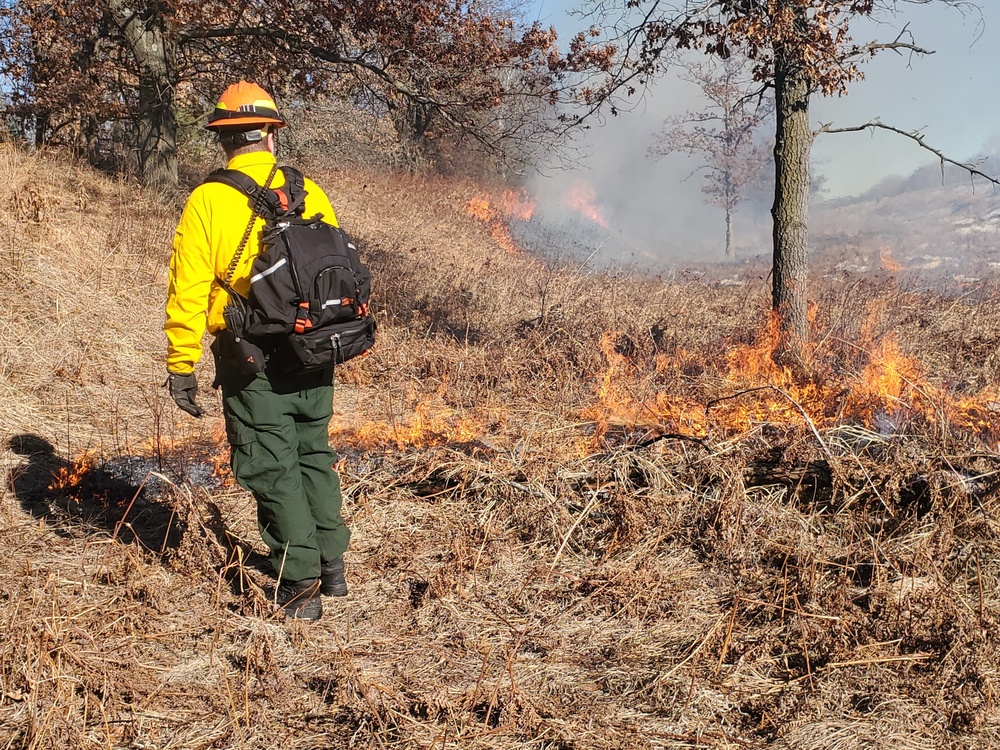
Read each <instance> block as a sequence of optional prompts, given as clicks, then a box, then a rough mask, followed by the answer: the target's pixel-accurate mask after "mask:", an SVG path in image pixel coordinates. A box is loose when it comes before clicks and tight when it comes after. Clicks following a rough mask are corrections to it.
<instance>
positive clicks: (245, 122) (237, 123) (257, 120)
mask: <svg viewBox="0 0 1000 750" xmlns="http://www.w3.org/2000/svg"><path fill="white" fill-rule="evenodd" d="M287 124H288V123H287V122H285V121H284V120H278V119H275V118H270V117H253V116H249V117H226V118H223V119H220V120H212V121H211V122H208V123H205V129H206V130H222V129H223V128H225V129H229V128H236V127H239V128H244V127H245V126H254V125H256V126H261V125H274V126H275V127H276V128H283V127H285V126H286V125H287Z"/></svg>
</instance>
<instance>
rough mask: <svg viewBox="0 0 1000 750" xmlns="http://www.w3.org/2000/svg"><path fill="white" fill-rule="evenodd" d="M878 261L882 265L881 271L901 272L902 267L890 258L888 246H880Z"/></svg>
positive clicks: (890, 249)
mask: <svg viewBox="0 0 1000 750" xmlns="http://www.w3.org/2000/svg"><path fill="white" fill-rule="evenodd" d="M878 259H879V261H881V263H882V270H883V271H888V272H889V273H898V272H899V271H902V270H903V266H902V265H901V264H900V263H899V261H897V260H896V259H895V258H893V257H892V248H891V247H889V246H888V245H882V247H880V248H879V251H878Z"/></svg>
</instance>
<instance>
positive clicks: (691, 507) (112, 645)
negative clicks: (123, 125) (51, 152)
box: [0, 150, 1000, 750]
mask: <svg viewBox="0 0 1000 750" xmlns="http://www.w3.org/2000/svg"><path fill="white" fill-rule="evenodd" d="M0 159H2V160H3V162H4V166H5V167H7V168H8V172H9V173H10V174H11V175H13V177H12V179H11V180H10V181H9V183H8V184H7V186H6V187H5V188H3V189H5V190H8V191H9V194H8V195H6V196H4V197H6V198H7V203H8V205H10V204H11V203H12V202H13V205H15V208H16V210H15V212H14V213H13V214H11V213H8V214H6V215H5V218H3V219H2V220H0V222H2V223H0V238H2V241H3V247H5V248H6V249H7V252H8V253H9V254H10V258H11V259H12V262H10V263H8V264H5V268H4V271H3V275H2V276H0V292H2V294H3V299H4V302H3V303H2V304H3V305H4V315H3V320H4V324H3V326H2V328H0V391H2V395H3V396H4V397H5V404H6V406H5V409H4V410H3V412H2V413H0V433H2V437H3V439H4V445H5V446H7V447H9V448H11V450H8V451H7V452H5V453H4V454H3V455H4V465H5V469H4V470H5V476H6V477H7V479H6V482H5V488H4V494H3V497H2V502H0V543H2V545H3V549H4V550H5V551H6V552H7V554H6V555H4V557H3V562H0V618H2V621H3V622H2V627H3V633H4V637H3V639H2V640H0V748H89V747H95V748H97V747H108V748H110V747H137V748H138V747H150V748H152V747H155V748H185V749H186V748H209V747H226V748H236V747H239V748H271V747H278V746H281V747H285V748H328V747H357V748H389V747H404V748H417V747H420V748H432V747H434V748H436V747H442V748H443V747H447V746H451V747H462V748H484V749H486V748H489V749H493V748H508V747H510V748H514V747H517V748H527V747H531V748H551V749H555V748H560V749H567V748H609V749H610V748H649V747H657V748H659V747H670V748H747V747H771V746H774V747H788V748H801V749H803V750H806V749H808V750H818V749H819V748H824V749H830V750H833V749H834V748H836V749H843V748H883V747H885V748H889V747H891V748H970V749H971V748H984V747H991V746H1000V709H998V707H997V705H996V701H997V690H998V687H1000V682H998V680H1000V674H998V667H997V664H998V663H1000V658H998V657H1000V648H998V646H1000V643H998V639H1000V636H998V632H1000V630H998V626H997V620H998V616H1000V585H998V580H1000V543H998V531H1000V528H998V525H997V521H996V520H995V517H996V514H997V513H998V505H1000V491H998V489H1000V457H998V456H997V454H996V451H995V442H994V441H995V440H996V434H995V431H996V419H997V417H996V413H995V412H993V411H991V408H990V406H989V399H990V398H991V396H990V394H991V391H990V388H991V387H995V384H996V383H997V380H998V374H1000V361H998V355H997V353H996V348H995V343H993V342H995V341H996V340H998V336H1000V330H998V328H1000V314H998V313H1000V310H998V303H997V301H996V300H997V296H996V295H995V294H992V293H991V292H990V290H989V289H983V290H980V291H981V294H979V295H978V296H969V297H968V298H965V299H952V298H945V297H942V296H940V295H935V294H932V293H924V294H916V293H905V292H902V291H900V290H898V289H896V288H894V287H893V286H892V285H891V284H890V283H889V282H888V281H885V280H878V279H874V280H864V279H855V280H849V282H846V283H845V282H844V281H842V280H837V279H833V280H817V283H816V285H815V291H814V296H815V297H816V299H817V302H818V315H817V319H816V321H815V324H814V328H815V331H816V345H815V353H814V364H815V374H814V380H813V382H811V383H801V382H795V381H794V380H790V379H787V378H786V377H785V376H784V375H782V374H778V375H776V376H775V377H776V378H778V380H777V381H775V384H776V385H777V387H779V388H780V389H781V390H782V392H783V395H782V394H778V393H777V392H776V391H774V390H773V389H769V390H767V391H753V392H749V393H745V394H743V395H740V396H738V397H737V398H727V400H726V401H722V402H719V403H718V404H717V405H715V406H713V408H712V409H711V410H709V412H708V415H707V416H705V408H704V407H705V404H706V403H708V402H709V401H710V400H712V399H718V398H723V397H729V396H733V395H734V394H735V393H737V392H739V391H742V390H746V389H748V388H749V387H753V386H754V385H755V384H756V382H757V381H751V380H750V379H749V376H748V375H747V373H746V372H736V373H734V372H733V371H732V370H731V367H732V362H731V361H730V359H731V357H732V356H733V352H740V351H744V350H747V351H749V350H751V349H752V347H753V345H754V342H755V341H759V340H760V336H761V327H762V323H763V321H764V317H765V316H764V313H763V311H764V310H765V309H766V304H767V294H766V290H765V288H764V286H763V284H764V282H763V281H759V282H757V283H756V285H752V286H750V287H748V288H745V289H734V288H732V287H719V286H714V285H711V284H708V283H696V282H692V281H687V280H685V279H684V278H683V277H679V278H674V279H670V280H667V281H659V280H657V281H653V280H643V279H636V278H631V277H629V276H628V275H627V274H617V275H615V274H607V275H604V276H594V275H584V274H581V273H579V272H578V271H577V270H576V269H574V268H572V267H569V266H565V265H563V266H558V265H553V264H546V263H544V262H539V261H535V260H530V259H527V258H524V257H517V256H511V255H508V254H505V253H504V252H502V251H501V250H499V249H498V248H497V247H496V245H495V244H494V242H493V241H492V240H491V238H490V233H489V231H488V229H487V228H485V227H484V226H482V225H481V224H480V223H479V222H478V221H477V220H475V219H474V218H472V217H469V216H466V215H465V213H464V206H465V203H466V201H467V200H468V198H469V197H470V196H471V195H472V194H474V193H475V192H476V191H478V190H479V187H478V186H476V185H473V184H471V183H468V182H461V181H446V180H442V179H435V178H429V177H400V176H392V175H387V174H384V173H379V172H377V171H365V170H364V169H361V168H352V169H349V170H348V169H345V170H343V171H339V172H332V171H326V172H324V171H322V170H319V172H318V178H317V179H318V181H319V182H320V183H321V184H324V185H327V186H329V187H330V190H329V192H330V194H331V198H332V200H333V203H334V205H335V206H337V207H338V209H339V213H340V215H341V218H342V219H343V221H344V223H345V225H346V226H347V228H348V229H349V230H350V231H352V232H353V233H354V234H355V235H357V237H359V238H360V239H361V241H362V242H363V244H364V246H365V248H366V255H367V257H368V259H369V260H370V261H371V263H372V265H373V266H374V270H375V272H376V279H377V281H378V294H379V297H380V305H381V307H380V310H379V313H378V314H379V315H380V316H381V321H382V327H381V329H380V344H379V346H378V347H377V349H376V351H375V352H374V353H373V354H372V355H371V356H369V357H366V358H364V359H362V360H360V361H357V362H354V363H351V364H350V365H348V366H345V367H344V368H343V369H342V370H340V371H339V372H338V381H339V384H340V385H339V391H338V395H337V397H336V399H335V408H336V410H337V414H336V417H335V422H334V425H333V431H334V437H335V439H336V441H337V443H338V446H339V447H340V448H341V450H342V455H343V457H344V459H345V462H344V466H343V471H342V476H343V479H344V484H345V489H346V495H347V497H346V508H347V512H348V514H349V519H348V520H349V523H350V525H351V527H352V529H353V532H354V538H353V540H352V548H351V551H350V553H349V556H348V577H349V581H350V585H351V596H350V597H349V598H348V599H347V600H346V601H338V600H327V601H326V602H325V604H326V612H325V615H324V618H323V620H321V621H320V622H319V623H317V624H315V625H302V624H299V623H287V622H284V621H283V619H282V618H281V617H280V616H277V615H272V614H271V612H272V608H271V607H270V605H269V603H268V601H267V597H268V595H269V594H270V591H269V580H270V579H269V576H268V575H267V574H266V572H265V571H264V566H263V564H262V559H261V554H260V553H261V551H262V550H261V547H260V543H259V542H258V541H257V532H256V528H255V525H254V524H255V522H254V513H253V504H252V500H250V499H249V497H248V496H247V495H246V494H245V493H243V492H242V491H240V490H238V489H236V488H233V487H232V486H230V485H227V484H226V482H225V478H224V477H223V478H221V479H220V478H213V477H212V475H211V466H212V464H213V461H214V462H219V461H224V460H225V456H224V451H222V450H221V449H220V447H219V445H218V439H217V437H216V436H215V435H214V434H213V433H214V432H215V431H216V430H217V429H218V427H219V424H220V417H219V411H218V405H217V404H216V403H215V399H214V397H213V394H211V392H210V391H209V392H207V393H205V394H204V396H203V400H204V402H205V403H206V405H208V406H209V407H210V409H209V410H210V415H209V417H207V418H206V419H205V420H202V421H201V422H193V421H192V420H187V419H186V418H185V417H184V416H183V415H182V414H180V413H179V412H177V411H176V410H174V409H173V408H172V407H171V408H167V406H166V405H165V399H164V391H163V389H162V388H160V387H159V386H160V383H161V382H162V362H163V359H162V357H163V354H162V335H161V334H160V332H159V327H160V323H161V320H162V312H161V310H162V297H163V289H164V287H165V266H166V258H167V248H168V245H169V240H170V232H171V230H172V225H173V221H174V220H175V217H176V207H174V206H163V205H159V204H158V203H157V202H156V201H153V200H151V199H149V198H148V197H145V196H143V195H142V194H141V193H140V192H138V191H137V190H136V189H135V188H134V187H133V186H131V185H128V184H124V183H116V182H111V181H108V180H106V179H104V178H102V177H100V176H97V175H95V174H94V173H92V172H89V171H87V170H84V169H81V168H79V167H77V166H76V165H74V164H72V163H70V162H67V161H63V160H61V159H60V158H59V157H57V156H46V157H27V156H24V155H23V154H20V153H18V152H16V151H12V150H5V151H3V152H0ZM314 167H315V165H314ZM30 191H34V197H32V192H30ZM15 196H16V197H15ZM890 333H891V334H893V335H894V336H895V339H896V341H897V342H898V343H899V347H900V349H901V354H902V355H905V356H906V357H908V358H910V359H909V360H907V361H908V362H911V363H915V366H919V368H918V370H913V371H911V370H906V371H905V372H904V375H905V378H904V379H906V378H908V379H909V381H908V382H906V383H904V385H903V386H902V390H901V392H900V395H899V396H898V398H897V399H895V400H889V401H887V400H880V401H877V403H874V406H872V403H869V402H865V404H866V405H867V406H872V409H873V411H872V412H871V414H873V415H875V418H876V419H875V421H871V422H866V421H865V420H864V419H862V418H860V417H858V416H851V412H850V409H849V408H848V407H849V405H850V404H852V403H855V402H853V401H852V400H851V399H852V396H851V393H848V391H851V389H855V391H857V389H859V388H860V385H859V382H860V380H859V378H860V377H861V375H862V373H864V372H865V371H866V369H870V368H871V366H872V363H873V362H876V360H877V356H876V354H877V352H876V351H875V348H874V346H875V344H876V343H877V342H879V341H883V340H885V337H886V335H887V334H890ZM602 341H603V342H604V346H603V349H602ZM201 373H202V382H203V383H207V382H211V365H206V366H205V368H204V369H203V370H202V371H201ZM609 373H610V374H611V375H612V376H613V377H610V378H606V377H605V376H606V375H608V374H609ZM845 389H846V390H845ZM205 390H206V391H208V389H207V388H206V389H205ZM851 392H852V393H853V392H854V391H851ZM816 393H818V394H819V396H817V397H816V398H817V399H818V398H819V397H820V396H821V397H822V398H828V399H831V402H830V404H829V405H828V408H826V407H824V408H820V409H818V410H817V409H815V408H814V404H813V401H810V399H811V398H813V396H814V395H815V394H816ZM963 396H964V397H969V398H973V399H975V400H978V406H977V409H978V411H976V412H975V413H976V414H977V415H979V416H980V417H981V418H982V420H984V422H983V423H982V424H980V425H979V426H978V427H975V428H968V427H964V426H962V425H959V424H957V423H956V421H955V414H956V413H957V412H956V411H955V407H954V404H956V403H957V402H958V400H959V399H960V398H961V397H963ZM853 398H855V399H857V398H859V397H858V396H856V395H855V396H853ZM789 400H793V401H795V405H797V406H798V407H801V408H802V409H804V410H805V411H806V413H808V414H809V420H808V421H807V420H805V419H802V418H801V416H800V415H801V412H799V411H798V410H797V409H796V408H794V406H793V405H790V404H789ZM904 401H905V404H904V405H902V406H901V405H900V403H901V402H904ZM816 403H820V402H819V401H817V402H816ZM690 404H695V405H697V408H694V407H691V408H690V409H689V410H688V411H687V412H684V414H683V415H680V416H679V415H678V412H677V411H676V410H675V411H670V409H671V408H674V409H676V407H678V405H690ZM741 404H742V405H743V406H745V407H746V408H747V409H751V416H750V417H745V416H739V415H738V414H737V407H738V405H741ZM859 408H860V407H859ZM760 409H763V410H770V411H769V412H768V413H770V414H772V415H773V416H772V417H771V418H762V417H761V416H760V414H761V413H762V412H760V411H753V410H760ZM747 420H749V421H747ZM879 426H881V427H882V429H881V431H880V430H879V429H877V428H878V427H879ZM696 428H697V429H696ZM890 428H891V429H890ZM668 433H684V434H686V435H689V436H691V435H696V436H697V437H698V439H699V440H701V443H698V442H696V441H694V440H683V439H677V438H673V437H669V435H668ZM45 441H48V444H49V445H48V446H47V445H46V443H45ZM13 449H16V451H17V452H15V450H13ZM88 449H89V450H91V451H93V452H94V453H93V456H92V458H91V459H90V463H89V464H88V463H87V462H86V461H81V462H79V463H78V464H74V463H73V459H77V458H79V457H80V456H81V454H83V453H84V451H86V450H88ZM206 467H207V468H206ZM78 468H83V469H87V468H89V471H80V472H77V471H75V470H76V469H78ZM53 476H59V477H60V480H59V481H58V482H55V483H53ZM143 481H145V482H146V485H145V487H144V490H143V491H142V492H137V491H136V488H137V487H138V486H139V485H140V484H141V483H142V482H143Z"/></svg>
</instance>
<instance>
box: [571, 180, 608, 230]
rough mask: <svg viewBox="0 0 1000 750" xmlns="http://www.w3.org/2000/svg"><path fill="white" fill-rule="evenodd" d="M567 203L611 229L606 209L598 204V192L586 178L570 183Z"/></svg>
mask: <svg viewBox="0 0 1000 750" xmlns="http://www.w3.org/2000/svg"><path fill="white" fill-rule="evenodd" d="M565 201H566V205H567V206H569V207H570V208H572V209H573V210H574V211H576V212H577V213H579V214H582V215H583V216H586V217H587V218H588V219H590V220H591V221H592V222H594V223H595V224H599V225H600V226H602V227H604V228H605V229H609V228H610V227H609V225H608V220H607V219H605V218H604V211H602V210H601V209H600V208H599V207H598V206H597V192H596V191H595V190H594V188H592V187H591V186H590V185H589V184H588V183H587V182H586V181H584V180H576V181H574V182H573V184H572V185H570V188H569V192H567V193H566V197H565Z"/></svg>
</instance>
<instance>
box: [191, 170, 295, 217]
mask: <svg viewBox="0 0 1000 750" xmlns="http://www.w3.org/2000/svg"><path fill="white" fill-rule="evenodd" d="M286 179H287V178H286ZM207 182H220V183H222V184H223V185H229V187H231V188H235V189H236V190H239V191H240V192H241V193H243V195H245V196H247V198H248V199H249V200H250V206H251V207H253V206H254V205H257V206H266V207H267V208H268V209H270V211H271V212H272V213H273V212H276V211H277V209H279V208H280V206H279V204H278V198H277V196H276V195H275V194H274V191H273V190H270V189H268V188H265V187H264V186H263V185H258V184H257V183H256V181H254V179H253V178H252V177H249V176H248V175H245V174H243V173H242V172H240V171H239V170H238V169H216V170H215V171H214V172H212V173H211V174H209V175H208V177H206V178H205V180H204V182H203V183H202V184H204V183H207ZM277 212H279V213H280V211H277Z"/></svg>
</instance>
